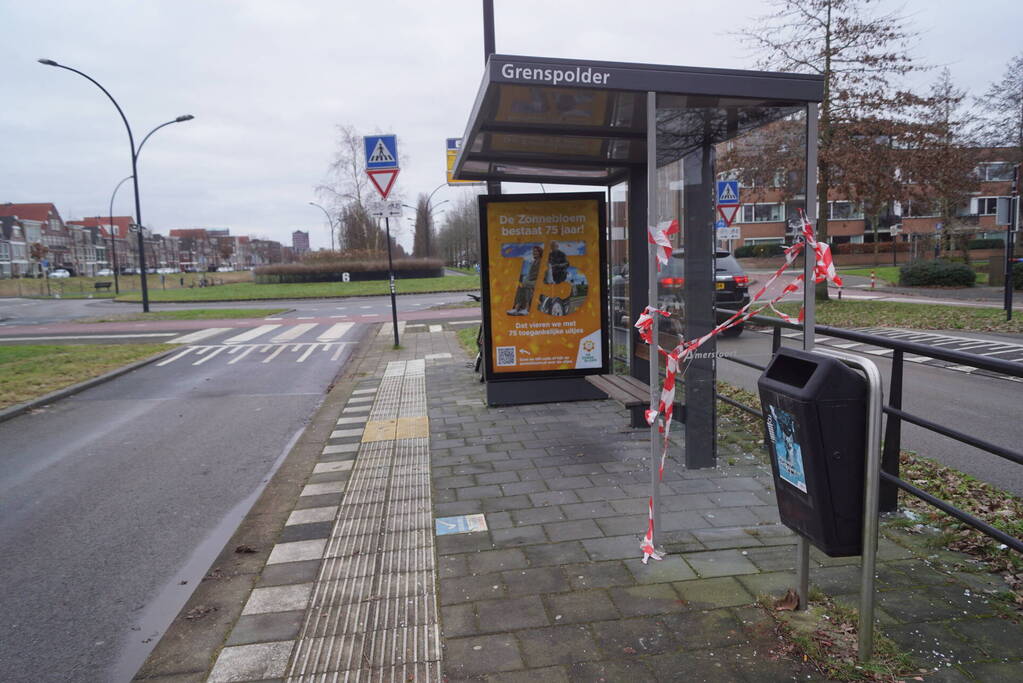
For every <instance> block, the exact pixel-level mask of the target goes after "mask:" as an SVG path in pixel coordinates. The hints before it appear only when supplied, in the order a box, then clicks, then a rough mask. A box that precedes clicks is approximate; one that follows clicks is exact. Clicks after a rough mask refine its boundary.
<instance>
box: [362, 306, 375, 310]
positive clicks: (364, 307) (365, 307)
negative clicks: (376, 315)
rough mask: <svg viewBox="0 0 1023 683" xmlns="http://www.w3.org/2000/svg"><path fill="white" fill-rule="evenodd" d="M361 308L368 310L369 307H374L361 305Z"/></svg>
mask: <svg viewBox="0 0 1023 683" xmlns="http://www.w3.org/2000/svg"><path fill="white" fill-rule="evenodd" d="M359 308H361V309H363V310H366V309H367V308H373V307H372V306H359Z"/></svg>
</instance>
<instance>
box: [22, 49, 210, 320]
mask: <svg viewBox="0 0 1023 683" xmlns="http://www.w3.org/2000/svg"><path fill="white" fill-rule="evenodd" d="M38 61H39V63H40V64H45V65H46V66H55V67H57V68H58V69H65V70H67V71H71V72H73V73H76V74H78V75H79V76H81V77H82V78H84V79H86V80H88V81H89V82H90V83H92V84H93V85H95V86H96V87H97V88H99V89H100V90H102V91H103V94H104V95H106V96H107V97H108V98H109V99H110V101H111V102H112V103H113V104H114V107H115V108H116V109H117V113H118V114H120V115H121V120H122V121H124V127H125V128H126V129H127V131H128V144H129V145H130V146H131V176H129V177H130V178H131V179H132V184H133V185H134V186H135V221H136V227H137V228H138V241H139V271H140V272H141V280H142V311H143V312H144V313H148V312H149V287H148V283H147V282H146V248H145V239H144V237H143V232H142V207H141V206H140V203H139V173H138V159H139V150H141V149H142V145H139V146H138V148H136V147H135V137H134V136H133V135H132V132H131V125H130V124H129V123H128V117H127V116H125V115H124V111H123V110H122V109H121V105H119V104H118V103H117V100H115V99H114V96H113V95H111V94H110V93H109V92H108V91H107V89H106V88H104V87H103V86H102V85H100V84H99V81H97V80H96V79H95V78H93V77H92V76H90V75H88V74H86V73H82V72H81V71H79V70H78V69H72V68H71V67H70V66H64V65H63V64H58V63H57V62H55V61H53V60H52V59H40V60H38ZM193 118H195V117H193V116H192V115H191V114H185V115H184V116H179V117H177V118H176V119H174V120H173V121H168V122H167V123H162V124H160V125H159V126H157V127H156V128H154V129H153V130H151V131H149V133H148V134H147V135H146V137H145V138H143V140H142V144H145V142H146V140H148V139H149V136H150V135H152V134H153V133H155V132H156V131H157V130H159V129H160V128H163V127H164V126H168V125H170V124H172V123H181V122H183V121H191V120H192V119H193ZM115 192H116V190H115ZM111 203H112V202H111ZM111 213H113V209H111Z"/></svg>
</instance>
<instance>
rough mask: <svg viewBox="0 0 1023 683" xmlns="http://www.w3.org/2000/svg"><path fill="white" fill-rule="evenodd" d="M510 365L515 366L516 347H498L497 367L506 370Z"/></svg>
mask: <svg viewBox="0 0 1023 683" xmlns="http://www.w3.org/2000/svg"><path fill="white" fill-rule="evenodd" d="M510 365H515V347H514V346H498V347H497V367H499V368H506V367H508V366H510Z"/></svg>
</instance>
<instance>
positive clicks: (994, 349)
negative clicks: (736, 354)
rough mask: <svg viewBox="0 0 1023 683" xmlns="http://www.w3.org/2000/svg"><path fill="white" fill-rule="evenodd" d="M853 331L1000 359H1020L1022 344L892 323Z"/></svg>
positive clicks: (788, 334)
mask: <svg viewBox="0 0 1023 683" xmlns="http://www.w3.org/2000/svg"><path fill="white" fill-rule="evenodd" d="M855 331H856V332H863V333H866V334H874V335H877V336H880V337H887V338H888V339H897V340H899V341H908V342H914V343H917V344H926V345H928V346H934V347H937V348H941V349H946V350H950V351H963V352H965V353H973V354H977V355H980V356H989V357H991V358H998V359H1000V360H1007V361H1011V362H1016V363H1023V344H1020V343H1013V342H1005V341H996V340H992V339H975V338H972V337H960V336H956V335H953V334H943V333H938V332H927V331H922V330H904V329H900V328H895V327H862V328H857V329H856V330H855ZM764 332H765V334H771V331H770V330H766V331H764ZM781 336H783V337H785V338H788V339H796V338H798V339H802V337H803V333H802V332H799V331H795V330H787V331H783V332H782V333H781ZM814 344H822V345H825V346H831V347H834V348H837V349H843V350H848V351H850V352H853V353H864V354H868V355H872V356H879V357H883V358H890V357H891V356H892V354H893V353H894V352H893V350H892V349H886V348H882V347H878V346H873V345H871V344H864V343H861V342H850V341H846V340H843V339H837V338H835V337H829V336H826V335H817V336H816V337H814ZM903 360H904V361H906V362H909V363H918V364H921V365H929V366H932V367H939V368H944V369H946V370H953V371H955V372H962V373H966V374H978V375H984V376H990V375H991V373H989V372H987V371H985V370H982V369H980V368H974V367H971V366H969V365H956V364H954V363H950V362H948V361H943V360H938V359H936V358H930V357H928V356H918V355H916V354H911V353H906V354H904V355H903ZM996 376H998V377H1002V379H1008V380H1011V381H1014V382H1023V379H1021V378H1018V377H1004V376H1002V375H996Z"/></svg>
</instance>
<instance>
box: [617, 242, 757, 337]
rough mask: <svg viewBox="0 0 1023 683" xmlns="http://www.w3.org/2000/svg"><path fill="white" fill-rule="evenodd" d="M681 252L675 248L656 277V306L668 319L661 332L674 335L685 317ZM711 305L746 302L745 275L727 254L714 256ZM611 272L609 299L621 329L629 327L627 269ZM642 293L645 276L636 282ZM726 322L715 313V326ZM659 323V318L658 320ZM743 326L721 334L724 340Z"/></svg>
mask: <svg viewBox="0 0 1023 683" xmlns="http://www.w3.org/2000/svg"><path fill="white" fill-rule="evenodd" d="M684 253H685V252H684V250H683V249H676V250H675V251H674V252H672V255H671V259H670V260H669V261H668V263H667V265H665V266H663V267H662V268H661V271H660V272H659V273H658V274H657V277H658V287H657V292H658V294H657V299H658V302H657V307H658V308H660V309H661V310H663V311H668V312H669V313H671V318H670V319H669V320H667V321H666V323H667V324H665V325H663V327H662V329H666V330H671V331H672V332H675V333H677V334H681V333H682V318H683V317H684V314H685V298H684V292H685V283H686V278H685V261H684V260H683V256H684ZM714 257H715V258H714V264H715V274H714V288H715V296H714V305H715V306H716V307H718V308H726V309H729V310H737V309H739V308H742V307H743V306H745V305H746V304H748V303H749V276H747V275H746V272H745V271H744V270H743V269H742V266H740V265H739V262H738V261H736V260H735V257H734V256H732V255H731V253H729V252H727V251H718V252H715V254H714ZM616 270H617V272H615V270H614V269H613V270H612V277H611V300H612V305H613V310H614V312H615V319H616V320H618V321H619V322H620V324H621V325H622V326H624V327H629V326H630V325H631V324H632V322H633V321H630V320H629V319H628V310H629V308H628V297H627V296H626V295H627V291H628V290H627V287H628V284H629V268H628V266H627V265H625V266H620V267H617V268H616ZM639 282H640V283H641V286H642V287H643V290H644V291H646V277H645V275H644V277H643V278H642V279H641V280H639ZM727 319H728V315H727V314H724V313H718V314H717V320H718V322H719V323H721V322H724V321H725V320H727ZM662 320H663V319H662ZM742 330H743V325H741V324H740V325H736V326H735V327H731V328H729V329H728V330H726V331H724V332H722V333H721V335H722V336H724V337H737V336H739V335H740V334H742Z"/></svg>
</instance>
